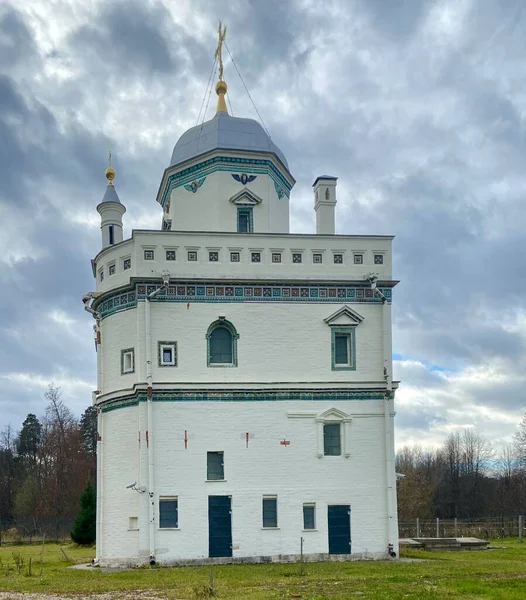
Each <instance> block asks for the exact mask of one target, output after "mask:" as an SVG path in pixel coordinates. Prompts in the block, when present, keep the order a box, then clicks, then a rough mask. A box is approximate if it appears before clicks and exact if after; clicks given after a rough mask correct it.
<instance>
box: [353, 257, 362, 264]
mask: <svg viewBox="0 0 526 600" xmlns="http://www.w3.org/2000/svg"><path fill="white" fill-rule="evenodd" d="M354 264H355V265H363V254H355V255H354Z"/></svg>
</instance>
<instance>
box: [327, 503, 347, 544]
mask: <svg viewBox="0 0 526 600" xmlns="http://www.w3.org/2000/svg"><path fill="white" fill-rule="evenodd" d="M328 524H329V554H350V553H351V507H350V506H349V505H348V504H345V505H339V506H329V512H328Z"/></svg>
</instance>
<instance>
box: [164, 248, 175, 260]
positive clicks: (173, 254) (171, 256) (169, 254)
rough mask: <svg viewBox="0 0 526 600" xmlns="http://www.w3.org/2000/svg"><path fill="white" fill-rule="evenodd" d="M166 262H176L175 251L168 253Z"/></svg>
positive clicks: (168, 251)
mask: <svg viewBox="0 0 526 600" xmlns="http://www.w3.org/2000/svg"><path fill="white" fill-rule="evenodd" d="M166 260H175V250H167V251H166Z"/></svg>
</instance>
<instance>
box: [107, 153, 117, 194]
mask: <svg viewBox="0 0 526 600" xmlns="http://www.w3.org/2000/svg"><path fill="white" fill-rule="evenodd" d="M105 175H106V179H107V180H108V185H113V180H114V179H115V171H114V170H113V167H112V166H111V150H110V151H109V152H108V168H107V169H106V171H105Z"/></svg>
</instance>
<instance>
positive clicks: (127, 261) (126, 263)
mask: <svg viewBox="0 0 526 600" xmlns="http://www.w3.org/2000/svg"><path fill="white" fill-rule="evenodd" d="M122 268H123V270H124V271H127V270H128V269H131V258H125V259H124V260H123V261H122Z"/></svg>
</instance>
